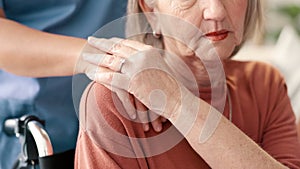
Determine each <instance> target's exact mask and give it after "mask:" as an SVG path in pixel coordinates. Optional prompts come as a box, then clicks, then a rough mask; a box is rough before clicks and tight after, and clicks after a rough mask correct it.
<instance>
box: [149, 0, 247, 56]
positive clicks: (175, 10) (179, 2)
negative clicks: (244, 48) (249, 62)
mask: <svg viewBox="0 0 300 169" xmlns="http://www.w3.org/2000/svg"><path fill="white" fill-rule="evenodd" d="M247 3H248V0H156V1H155V3H154V4H155V5H154V8H153V11H154V12H157V13H162V14H167V15H171V16H175V17H176V18H177V19H179V20H182V21H185V22H186V24H184V22H182V21H178V22H176V21H174V20H173V19H158V21H157V22H158V24H157V25H158V28H159V29H160V31H161V33H162V34H163V35H164V34H168V35H176V36H177V37H178V34H181V35H182V37H183V38H187V37H188V38H190V39H193V38H195V37H197V36H195V31H193V29H191V27H193V26H194V28H195V29H196V28H197V30H198V31H200V32H201V34H202V36H198V38H197V39H196V40H195V39H193V40H191V41H192V42H193V43H199V41H202V42H201V43H203V41H206V42H209V43H210V44H212V45H213V47H214V49H215V50H216V52H217V54H218V55H219V57H220V58H221V59H226V58H228V57H229V56H230V55H231V54H232V52H233V50H234V48H235V47H236V46H237V45H239V44H241V42H242V39H243V32H244V20H245V15H246V10H247ZM158 17H159V16H158ZM188 23H190V24H188ZM193 32H194V33H193ZM167 37H168V36H167ZM179 37H180V36H179ZM184 41H185V40H184ZM185 42H187V43H189V42H188V41H185ZM183 44H185V45H183ZM164 45H165V47H166V49H169V50H172V51H173V52H176V53H178V54H180V55H184V56H185V55H193V52H192V50H191V49H188V48H187V47H186V46H193V45H194V44H186V43H181V42H178V41H176V40H174V38H164Z"/></svg>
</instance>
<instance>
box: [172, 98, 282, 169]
mask: <svg viewBox="0 0 300 169" xmlns="http://www.w3.org/2000/svg"><path fill="white" fill-rule="evenodd" d="M198 101H199V102H200V106H199V111H198V112H199V113H198V115H197V116H196V117H195V119H193V118H185V119H191V121H189V122H185V123H184V124H188V125H189V124H192V125H191V128H190V130H189V132H187V133H182V134H183V135H184V136H185V138H186V139H187V140H188V142H189V144H190V145H191V146H192V147H193V149H194V150H195V151H196V152H197V153H198V154H199V155H200V156H201V157H202V158H203V159H204V160H205V161H206V162H207V163H208V164H209V165H210V166H211V167H212V168H237V169H239V168H256V169H277V168H278V169H279V168H286V167H285V166H283V165H282V164H281V163H279V162H278V161H276V160H275V159H274V158H273V157H271V156H270V155H269V154H267V153H266V152H265V151H264V150H263V149H261V148H260V147H259V146H258V145H257V144H256V143H255V142H254V141H252V140H251V139H250V138H249V137H248V136H247V135H245V134H244V133H243V132H242V131H241V130H240V129H238V128H237V127H236V126H235V125H233V124H232V123H231V122H230V121H229V120H227V119H226V118H225V117H224V116H223V115H222V114H221V113H219V112H218V111H217V110H215V109H213V108H212V107H211V106H210V105H209V104H207V103H206V102H204V101H203V100H201V99H198ZM184 113H185V114H186V112H184ZM190 114H193V113H190ZM208 116H210V118H209V119H210V121H206V120H207V117H208ZM178 118H179V115H176V117H172V119H171V120H170V121H171V122H172V123H173V124H174V125H175V127H177V128H178V130H179V131H182V129H181V128H183V127H186V126H182V123H176V119H177V120H178ZM178 124H181V126H180V125H178ZM215 124H216V125H215ZM176 125H177V126H176ZM205 125H206V126H205ZM208 126H209V127H208ZM213 126H216V127H213ZM205 127H208V128H206V129H208V130H205V131H202V129H203V128H205ZM201 132H202V133H201ZM200 133H201V136H200ZM200 137H201V139H200Z"/></svg>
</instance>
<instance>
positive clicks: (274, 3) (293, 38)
mask: <svg viewBox="0 0 300 169" xmlns="http://www.w3.org/2000/svg"><path fill="white" fill-rule="evenodd" d="M261 2H262V4H263V14H264V26H263V29H262V30H261V32H257V33H256V34H255V36H254V37H253V39H252V40H249V41H248V42H247V43H246V44H245V45H244V47H243V48H242V49H241V51H240V52H239V53H238V54H237V55H236V56H235V57H234V59H237V60H257V61H262V62H266V63H269V64H272V65H273V66H275V67H277V68H278V70H279V71H280V72H281V73H282V74H283V76H284V77H285V80H286V83H287V86H288V94H289V97H290V99H291V102H292V106H293V109H294V112H295V115H296V118H297V121H298V122H300V0H261ZM258 76H259V75H258Z"/></svg>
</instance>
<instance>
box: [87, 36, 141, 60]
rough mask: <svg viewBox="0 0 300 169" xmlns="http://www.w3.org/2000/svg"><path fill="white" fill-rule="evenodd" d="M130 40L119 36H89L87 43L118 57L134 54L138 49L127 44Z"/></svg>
mask: <svg viewBox="0 0 300 169" xmlns="http://www.w3.org/2000/svg"><path fill="white" fill-rule="evenodd" d="M129 42H131V41H129V40H124V39H119V38H112V39H102V38H94V37H89V38H88V43H89V44H90V45H92V46H93V47H95V48H97V49H99V50H101V51H104V52H106V53H109V54H112V55H115V56H118V57H125V58H127V57H130V56H131V55H133V54H135V53H136V52H137V51H138V50H137V49H135V48H132V47H131V46H133V45H131V46H129V45H127V43H129Z"/></svg>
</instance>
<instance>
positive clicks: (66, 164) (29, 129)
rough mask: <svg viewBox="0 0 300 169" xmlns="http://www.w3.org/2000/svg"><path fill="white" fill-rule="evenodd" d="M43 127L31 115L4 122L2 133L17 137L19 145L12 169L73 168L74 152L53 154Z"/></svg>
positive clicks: (40, 121)
mask: <svg viewBox="0 0 300 169" xmlns="http://www.w3.org/2000/svg"><path fill="white" fill-rule="evenodd" d="M44 125H45V121H44V120H41V119H39V118H38V117H36V116H32V115H24V116H22V117H20V118H12V119H7V120H5V122H4V126H3V127H4V132H5V133H6V134H7V135H9V136H12V137H18V138H19V140H20V143H21V153H20V155H19V157H18V158H17V159H16V162H15V164H14V166H13V169H38V168H39V169H71V168H74V154H75V151H74V150H70V151H66V152H63V153H59V154H54V153H53V148H52V144H51V140H50V138H49V136H48V134H47V132H46V130H45V129H44Z"/></svg>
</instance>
